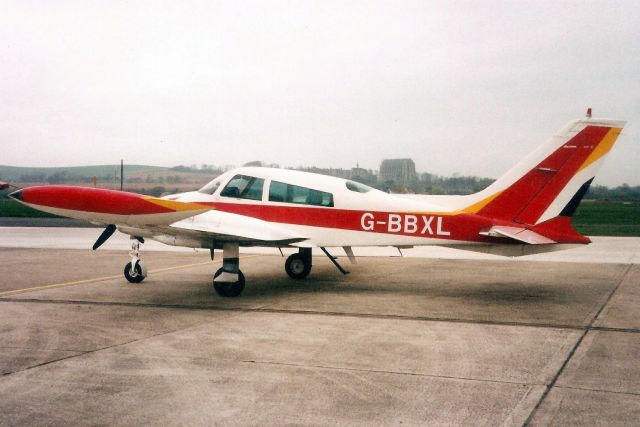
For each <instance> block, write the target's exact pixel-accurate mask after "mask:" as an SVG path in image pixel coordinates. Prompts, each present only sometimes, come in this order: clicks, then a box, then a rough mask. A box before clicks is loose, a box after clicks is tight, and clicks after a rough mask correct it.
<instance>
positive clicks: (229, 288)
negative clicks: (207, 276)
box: [213, 268, 244, 298]
mask: <svg viewBox="0 0 640 427" xmlns="http://www.w3.org/2000/svg"><path fill="white" fill-rule="evenodd" d="M221 274H222V269H221V268H220V269H218V271H216V274H214V275H213V280H215V279H216V277H218V276H219V275H221ZM213 288H214V289H215V290H216V292H217V293H218V295H220V296H221V297H231V298H234V297H237V296H240V294H241V293H242V291H244V274H242V271H240V270H238V281H237V282H229V283H227V282H215V281H214V282H213Z"/></svg>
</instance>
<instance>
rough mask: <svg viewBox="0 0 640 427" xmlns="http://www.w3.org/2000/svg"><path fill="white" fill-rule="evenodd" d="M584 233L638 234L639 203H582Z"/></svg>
mask: <svg viewBox="0 0 640 427" xmlns="http://www.w3.org/2000/svg"><path fill="white" fill-rule="evenodd" d="M0 217H20V218H55V215H51V214H48V213H44V212H40V211H37V210H35V209H31V208H29V207H27V206H24V205H21V204H20V203H18V202H15V201H13V200H0ZM573 224H574V226H575V228H576V230H577V231H578V232H579V233H581V234H584V235H586V236H640V203H635V204H623V203H602V202H598V203H582V204H581V205H580V207H579V208H578V210H577V211H576V213H575V215H574V217H573Z"/></svg>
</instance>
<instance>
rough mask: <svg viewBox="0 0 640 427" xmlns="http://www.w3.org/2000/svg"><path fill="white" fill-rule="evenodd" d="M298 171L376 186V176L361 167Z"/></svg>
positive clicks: (308, 168)
mask: <svg viewBox="0 0 640 427" xmlns="http://www.w3.org/2000/svg"><path fill="white" fill-rule="evenodd" d="M298 170H302V171H305V172H313V173H319V174H322V175H329V176H335V177H337V178H343V179H352V180H354V181H358V182H361V183H363V184H367V185H371V186H374V185H375V184H376V180H377V179H376V174H375V173H374V172H373V171H371V170H367V169H364V168H361V167H358V166H357V167H355V168H351V169H341V168H318V167H314V166H312V167H300V168H298Z"/></svg>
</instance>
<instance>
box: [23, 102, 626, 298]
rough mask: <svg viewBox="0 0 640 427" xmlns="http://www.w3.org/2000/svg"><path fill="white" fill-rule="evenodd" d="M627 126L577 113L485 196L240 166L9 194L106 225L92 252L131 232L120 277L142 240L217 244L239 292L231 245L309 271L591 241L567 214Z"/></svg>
mask: <svg viewBox="0 0 640 427" xmlns="http://www.w3.org/2000/svg"><path fill="white" fill-rule="evenodd" d="M624 124H625V122H623V121H617V120H603V119H594V118H591V114H590V109H589V111H588V113H587V116H586V117H585V118H583V119H580V120H576V121H574V122H572V123H570V124H569V125H567V126H566V127H565V128H563V129H562V130H561V131H560V132H559V133H558V134H557V135H555V136H553V137H552V138H551V139H550V140H549V141H547V142H546V143H545V144H543V145H542V146H540V147H539V148H538V149H537V150H535V151H534V152H533V153H531V154H530V155H529V156H527V157H526V158H525V159H524V160H523V161H521V162H520V163H518V164H517V165H516V166H514V167H513V168H512V169H511V170H510V171H508V172H507V173H506V174H505V175H504V176H502V177H501V178H499V179H498V180H497V181H495V182H494V183H493V184H492V185H490V186H489V187H488V188H486V189H485V190H483V191H480V192H479V193H476V194H471V195H467V196H431V195H401V194H387V193H384V192H382V191H379V190H375V189H373V188H370V187H367V186H365V185H363V184H360V183H357V182H353V181H349V180H345V179H339V178H334V177H329V176H324V175H318V174H313V173H306V172H299V171H292V170H284V169H271V168H260V167H257V168H256V167H244V168H239V169H235V170H232V171H229V172H226V173H224V174H223V175H221V176H219V177H218V178H216V179H214V180H213V181H211V182H210V183H208V184H207V185H205V186H204V187H202V188H201V189H200V190H198V191H193V192H188V193H181V194H175V195H172V196H167V197H162V198H155V197H149V196H143V195H139V194H133V193H128V192H123V191H111V190H103V189H97V188H88V187H73V186H39V187H30V188H25V189H22V190H19V191H16V192H14V193H12V194H11V197H13V198H14V199H16V200H19V201H20V202H22V203H24V204H26V205H28V206H31V207H33V208H36V209H39V210H42V211H45V212H50V213H53V214H57V215H62V216H66V217H71V218H78V219H82V220H87V221H91V222H92V223H99V224H103V225H107V227H106V229H105V230H104V232H103V233H102V235H100V237H99V238H98V240H97V241H96V243H95V245H94V246H93V249H94V250H95V249H97V248H98V247H99V246H100V245H101V244H102V243H104V242H105V241H106V240H107V239H108V238H109V237H110V236H111V235H112V234H113V232H114V231H115V230H116V229H118V230H119V231H121V232H122V233H125V234H128V235H130V236H131V238H132V242H133V250H132V252H131V256H132V259H131V261H130V262H129V263H128V264H127V265H126V266H125V268H124V275H125V277H126V278H127V280H128V281H129V282H134V283H138V282H141V281H142V280H143V279H144V278H145V277H146V269H145V268H144V266H143V264H142V262H141V261H140V259H139V251H138V248H139V244H140V243H144V239H145V238H150V239H154V240H157V241H159V242H162V243H165V244H168V245H175V246H186V247H192V248H207V249H210V250H211V256H212V258H213V250H214V249H222V250H223V264H222V268H220V269H219V270H218V271H217V272H216V273H215V274H214V276H213V285H214V287H215V289H216V291H217V292H218V294H219V295H221V296H226V297H235V296H238V295H240V294H241V293H242V291H243V289H244V284H245V279H244V275H243V274H242V272H241V271H240V268H239V266H240V265H239V247H240V246H267V247H277V248H282V247H295V248H298V252H297V253H294V254H293V255H291V256H289V257H288V258H287V260H286V263H285V270H286V272H287V274H288V275H289V276H291V277H292V278H294V279H302V278H305V277H306V276H307V275H308V274H309V272H310V271H311V259H312V258H311V251H312V249H313V248H320V249H321V250H322V251H323V252H324V253H325V254H326V255H327V256H328V257H329V259H330V260H331V261H332V262H333V263H334V264H335V265H336V267H337V268H338V269H339V270H340V271H341V272H343V273H345V274H346V271H345V270H344V269H343V268H342V267H341V266H340V265H339V264H338V263H337V261H336V259H335V257H332V256H331V255H330V254H329V253H328V252H327V250H326V248H335V247H342V248H344V251H345V252H346V254H347V256H348V257H349V259H350V261H351V262H355V257H354V255H353V251H352V247H355V246H396V247H398V248H407V247H412V246H420V245H440V246H448V247H454V248H459V249H466V250H472V251H482V252H488V253H494V254H500V255H508V256H519V255H528V254H532V253H539V252H547V251H554V250H558V249H566V248H568V247H573V246H575V245H582V244H587V243H590V240H589V239H588V238H587V237H584V236H582V235H580V234H578V233H577V232H576V231H575V230H574V229H573V227H572V225H571V216H572V215H573V213H574V212H575V210H576V207H577V206H578V203H579V202H580V200H581V199H582V197H583V196H584V194H585V192H586V191H587V189H588V187H589V184H590V183H591V181H592V180H593V178H594V176H595V174H596V171H597V170H598V168H599V167H600V165H601V164H602V161H603V160H604V157H605V156H606V154H607V153H608V152H609V150H610V149H611V147H612V146H613V144H614V142H615V141H616V138H617V137H618V135H619V134H620V132H621V130H622V127H623V126H624Z"/></svg>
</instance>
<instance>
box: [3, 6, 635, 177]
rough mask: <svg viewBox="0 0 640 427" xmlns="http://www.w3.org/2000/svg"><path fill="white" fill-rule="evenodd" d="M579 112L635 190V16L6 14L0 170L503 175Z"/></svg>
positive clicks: (273, 10) (308, 10)
mask: <svg viewBox="0 0 640 427" xmlns="http://www.w3.org/2000/svg"><path fill="white" fill-rule="evenodd" d="M588 106H591V107H593V110H594V116H598V117H608V118H620V119H625V120H627V121H628V124H627V127H626V128H625V130H624V131H623V134H622V136H621V138H620V139H619V140H618V143H617V145H616V146H615V147H614V150H613V152H612V154H611V155H610V157H609V159H608V161H607V162H606V163H605V165H604V167H603V168H602V170H601V173H600V175H599V177H598V178H597V180H596V183H599V184H604V185H610V186H611V185H619V184H622V183H624V182H626V183H629V184H631V185H640V3H638V1H637V0H633V1H626V2H587V1H575V2H559V1H550V2H543V1H534V2H531V3H526V2H488V1H469V2H455V1H443V2H427V1H415V2H410V1H406V2H402V1H388V2H374V1H364V2H356V1H347V2H345V1H337V2H330V1H326V0H323V1H314V2H303V1H291V2H267V1H255V2H242V1H226V2H215V1H210V0H207V1H203V2H195V1H194V2H182V1H167V2H160V1H151V2H134V1H121V2H118V1H106V2H95V3H94V2H88V1H77V2H64V1H56V2H51V1H25V0H20V1H16V2H7V1H4V0H0V146H1V147H2V150H1V151H0V164H8V165H15V166H76V165H86V164H108V163H117V162H119V160H120V159H121V158H124V160H125V162H126V163H132V164H133V163H135V164H154V165H164V166H175V165H178V164H186V165H191V164H202V163H206V164H216V165H240V164H242V163H245V162H247V161H250V160H263V161H266V162H273V163H278V164H280V165H281V166H294V167H295V166H299V165H303V166H311V165H314V166H320V167H330V166H331V167H342V168H350V167H353V166H355V165H356V163H359V165H360V166H361V167H365V168H368V169H378V167H379V164H380V161H381V160H382V159H383V158H393V157H411V158H413V159H414V161H415V162H416V167H417V169H418V171H423V172H431V173H436V174H441V175H452V174H454V173H459V174H462V175H467V174H471V175H479V176H488V177H497V176H499V175H500V174H502V173H503V172H504V171H506V170H507V169H508V168H509V167H510V166H511V165H513V164H514V163H516V162H517V161H518V160H520V158H521V157H523V156H524V155H526V154H527V153H528V152H529V151H531V150H533V149H534V148H535V147H536V146H538V145H539V144H541V143H542V142H544V141H545V140H546V139H547V138H548V137H549V136H551V135H552V134H553V133H554V132H555V131H556V130H558V129H559V128H561V127H562V126H563V125H564V124H566V123H567V122H568V121H570V120H573V119H575V118H579V117H581V116H583V115H584V113H585V110H586V108H587V107H588Z"/></svg>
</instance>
